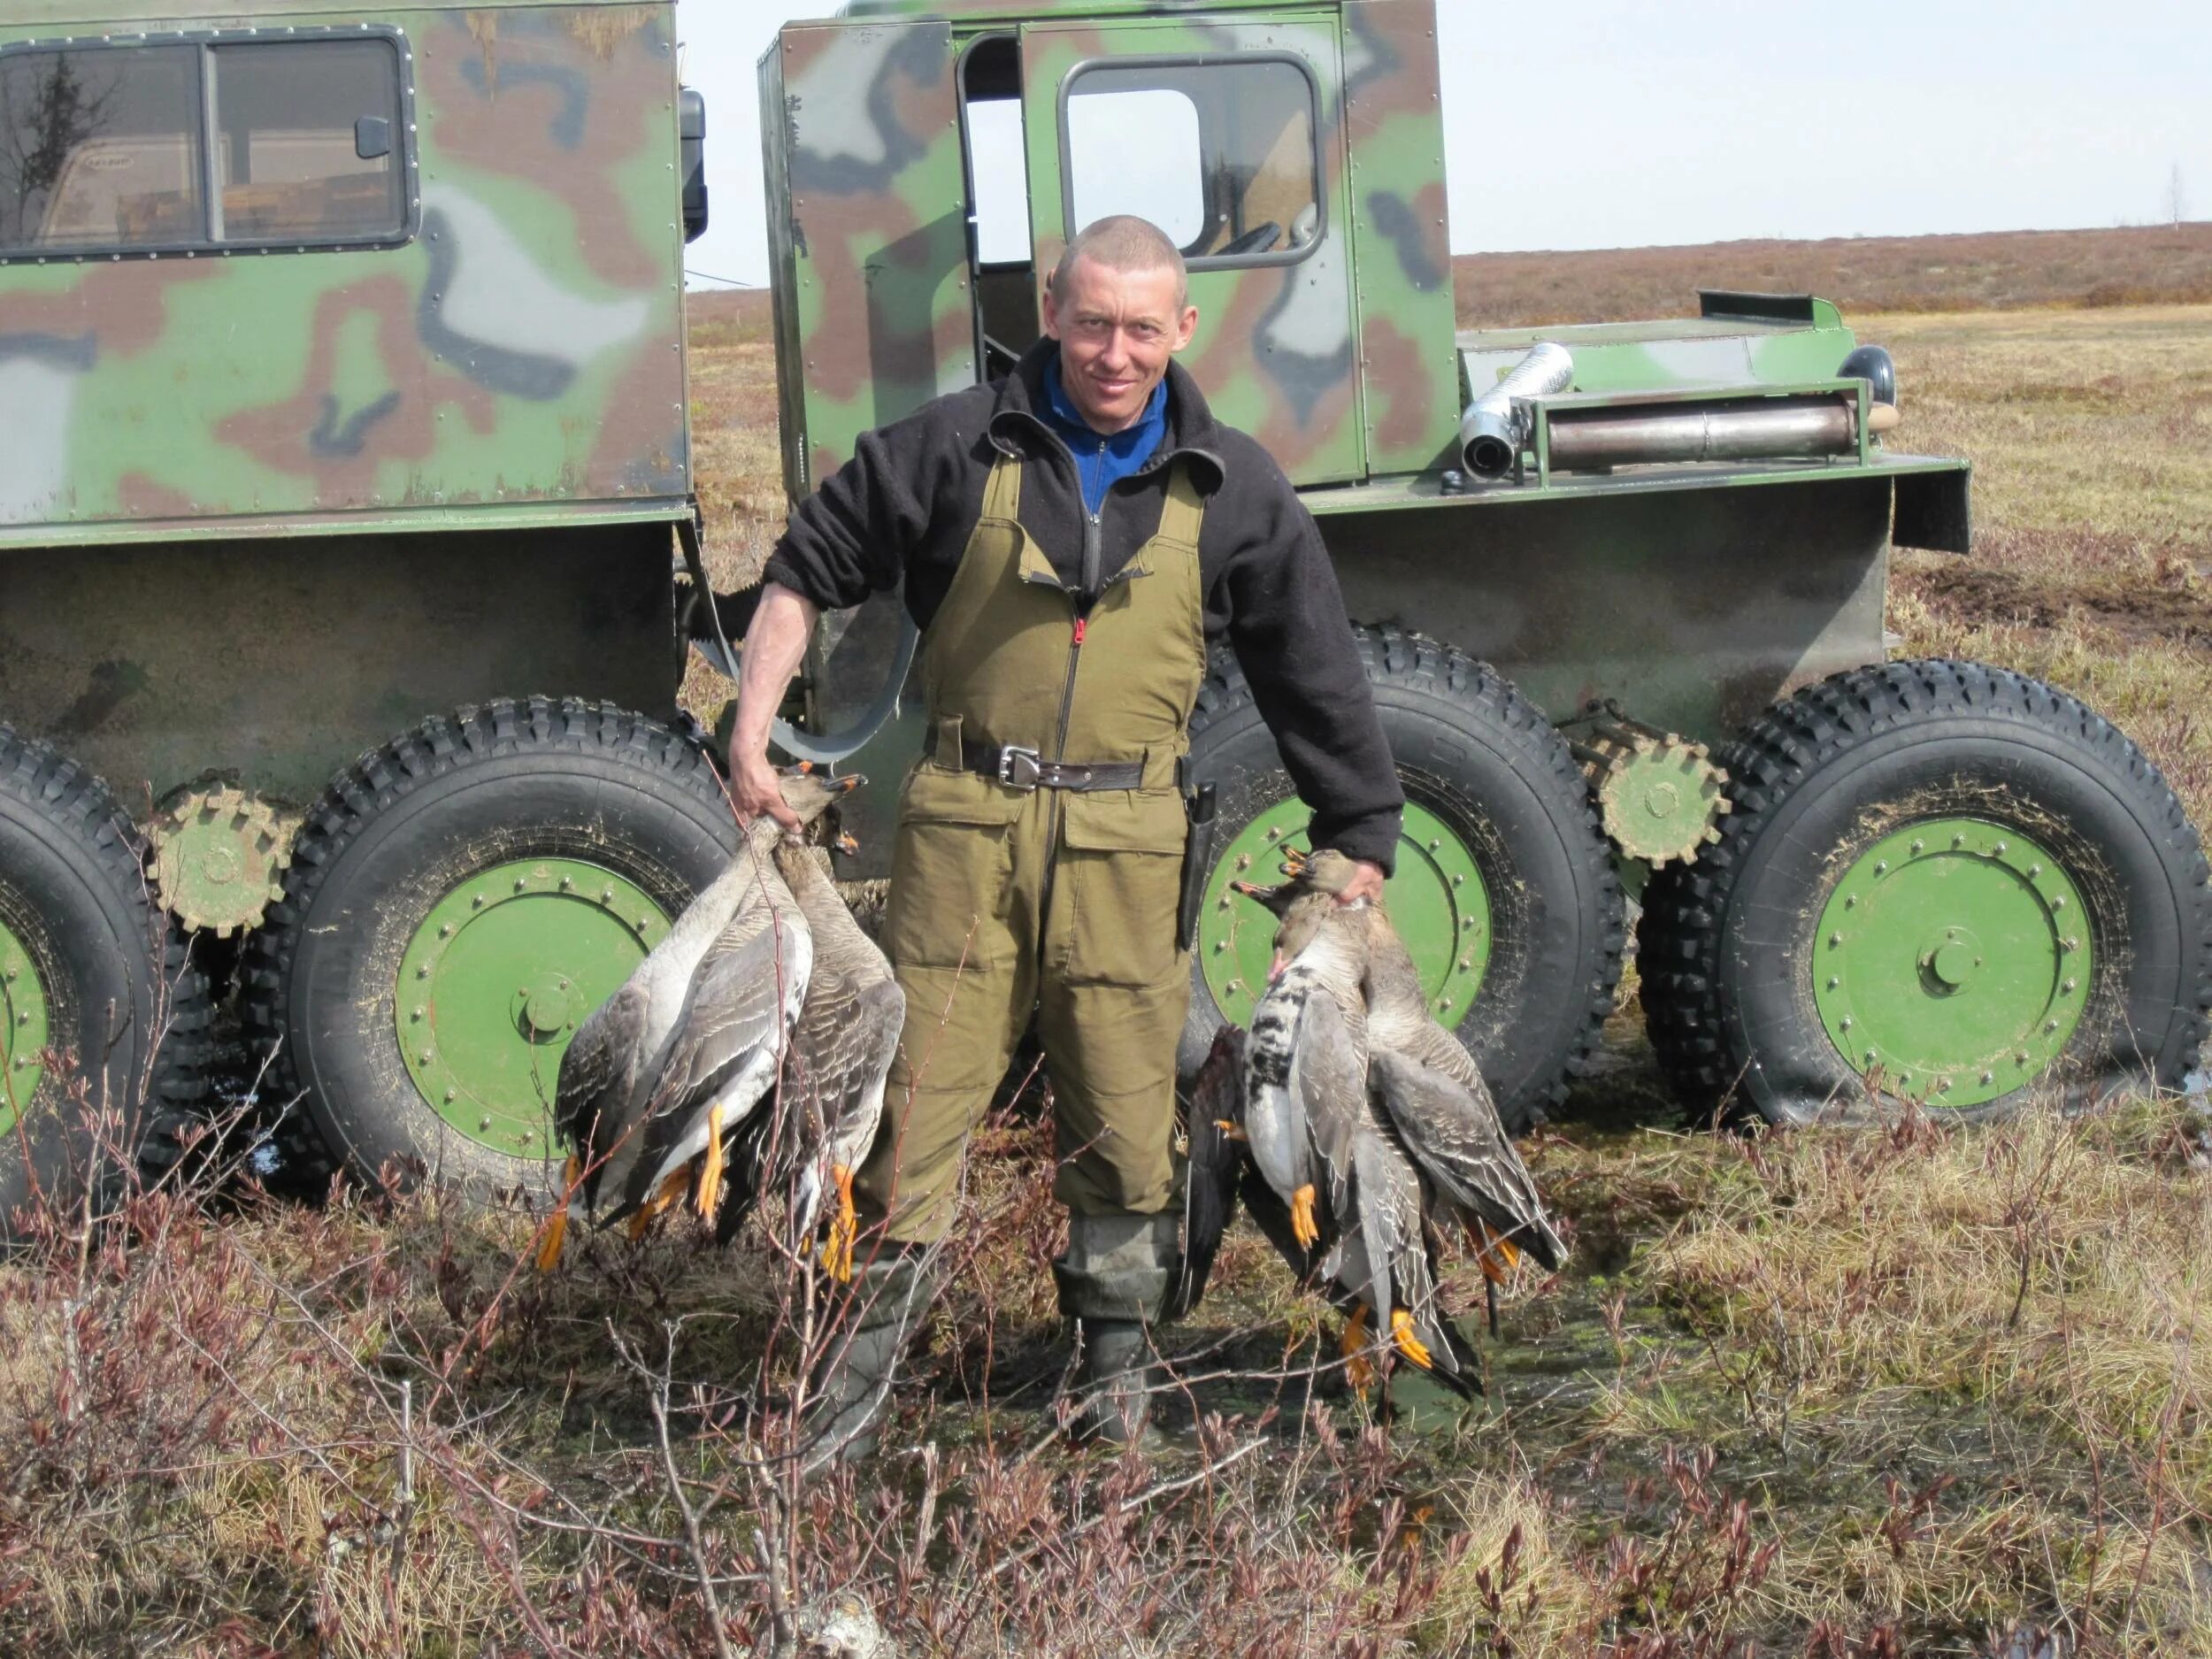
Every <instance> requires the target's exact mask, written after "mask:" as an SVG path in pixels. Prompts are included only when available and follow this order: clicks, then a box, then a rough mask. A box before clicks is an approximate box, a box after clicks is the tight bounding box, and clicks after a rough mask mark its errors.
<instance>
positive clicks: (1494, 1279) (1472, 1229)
mask: <svg viewBox="0 0 2212 1659" xmlns="http://www.w3.org/2000/svg"><path fill="white" fill-rule="evenodd" d="M1467 1237H1468V1240H1469V1241H1470V1242H1471V1243H1472V1244H1473V1245H1474V1247H1475V1265H1476V1266H1477V1267H1479V1268H1480V1269H1482V1276H1483V1277H1484V1278H1485V1279H1488V1280H1489V1281H1490V1282H1491V1283H1492V1284H1494V1285H1502V1284H1504V1283H1505V1279H1506V1275H1507V1274H1508V1273H1509V1272H1511V1271H1513V1270H1514V1269H1515V1268H1516V1267H1518V1266H1519V1265H1520V1264H1521V1247H1520V1246H1519V1245H1517V1244H1516V1243H1514V1242H1513V1240H1510V1239H1509V1238H1507V1237H1506V1236H1505V1234H1503V1233H1497V1232H1494V1231H1493V1230H1492V1229H1491V1227H1490V1226H1489V1225H1488V1224H1487V1223H1486V1222H1481V1221H1471V1222H1469V1223H1468V1224H1467Z"/></svg>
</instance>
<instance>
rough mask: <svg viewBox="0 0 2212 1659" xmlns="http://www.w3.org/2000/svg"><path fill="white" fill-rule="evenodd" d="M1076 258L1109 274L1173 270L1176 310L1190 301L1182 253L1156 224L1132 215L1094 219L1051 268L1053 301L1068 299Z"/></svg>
mask: <svg viewBox="0 0 2212 1659" xmlns="http://www.w3.org/2000/svg"><path fill="white" fill-rule="evenodd" d="M1078 259H1088V260H1089V261H1091V263H1092V264H1094V265H1104V266H1105V267H1106V268H1107V269H1108V270H1109V271H1172V272H1174V273H1175V309H1176V310H1177V311H1181V310H1182V309H1183V307H1184V305H1185V304H1186V303H1187V302H1188V301H1189V299H1190V273H1189V272H1188V271H1187V270H1186V269H1185V268H1184V265H1183V252H1182V250H1181V249H1179V248H1178V247H1177V246H1176V245H1175V244H1174V243H1173V242H1170V241H1169V240H1168V237H1167V233H1166V232H1165V231H1164V230H1162V229H1161V228H1160V227H1158V226H1157V225H1155V224H1154V223H1153V222H1152V221H1151V220H1150V219H1139V218H1138V217H1137V216H1136V215H1135V214H1134V213H1116V214H1115V215H1113V216H1112V217H1111V218H1110V219H1093V220H1092V221H1091V222H1090V223H1089V224H1087V225H1086V226H1085V227H1083V228H1082V229H1081V230H1080V231H1079V232H1078V233H1077V234H1076V238H1075V240H1074V241H1073V242H1070V243H1069V244H1068V247H1067V251H1066V252H1065V253H1064V254H1062V255H1061V256H1060V263H1059V264H1058V265H1054V266H1053V267H1052V282H1051V288H1052V297H1053V298H1054V299H1055V300H1065V299H1066V298H1067V294H1068V275H1069V273H1071V271H1073V270H1074V269H1075V262H1076V261H1077V260H1078Z"/></svg>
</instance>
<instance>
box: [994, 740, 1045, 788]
mask: <svg viewBox="0 0 2212 1659" xmlns="http://www.w3.org/2000/svg"><path fill="white" fill-rule="evenodd" d="M1043 763H1044V755H1043V753H1042V751H1041V750H1038V749H1022V748H1019V747H1018V746H1017V745H1015V744H1012V743H1009V744H1007V745H1006V747H1005V748H1003V749H1000V750H999V752H998V780H999V781H1000V782H1001V783H1002V784H1004V785H1006V786H1007V787H1009V788H1010V789H1025V790H1027V791H1029V792H1030V793H1031V794H1035V793H1036V789H1037V786H1038V785H1039V784H1040V783H1041V782H1042V781H1043V780H1044V775H1045V770H1044V764H1043Z"/></svg>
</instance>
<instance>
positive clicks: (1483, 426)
mask: <svg viewBox="0 0 2212 1659" xmlns="http://www.w3.org/2000/svg"><path fill="white" fill-rule="evenodd" d="M1574 378H1575V360H1574V357H1573V356H1572V355H1571V353H1570V352H1569V351H1568V349H1567V348H1566V347H1564V346H1561V345H1555V344H1553V343H1552V342H1550V341H1548V340H1546V341H1542V342H1539V343H1538V344H1537V346H1536V347H1535V349H1532V351H1530V353H1529V354H1528V356H1526V357H1523V358H1522V359H1521V360H1520V361H1519V362H1518V363H1517V364H1515V365H1513V367H1512V369H1511V370H1510V371H1509V372H1508V373H1507V374H1506V376H1505V378H1504V379H1503V380H1500V381H1499V382H1498V383H1497V384H1496V385H1495V386H1494V387H1492V388H1490V389H1489V390H1488V391H1486V392H1485V393H1484V394H1483V395H1482V396H1479V397H1478V398H1477V399H1475V401H1474V402H1473V403H1470V404H1468V405H1467V412H1466V413H1465V414H1464V415H1463V416H1461V417H1460V421H1459V458H1460V460H1461V462H1462V463H1463V465H1465V467H1466V469H1467V470H1468V471H1469V472H1472V473H1473V474H1475V476H1476V477H1478V478H1496V477H1497V476H1498V475H1499V474H1501V473H1502V472H1510V471H1511V470H1512V467H1513V463H1514V461H1515V460H1516V459H1517V457H1519V455H1520V453H1521V446H1522V445H1524V444H1525V443H1526V442H1528V434H1529V426H1530V418H1529V411H1528V405H1527V403H1526V402H1525V400H1526V399H1528V398H1532V397H1549V396H1552V395H1553V394H1555V393H1557V392H1563V391H1565V390H1566V389H1567V388H1569V387H1570V386H1571V385H1573V384H1574Z"/></svg>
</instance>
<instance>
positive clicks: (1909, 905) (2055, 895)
mask: <svg viewBox="0 0 2212 1659" xmlns="http://www.w3.org/2000/svg"><path fill="white" fill-rule="evenodd" d="M2094 967H2095V964H2094V961H2093V950H2092V947H2091V944H2090V939H2089V918H2088V915H2087V913H2086V912H2085V910H2084V907H2083V905H2082V902H2081V894H2080V892H2079V890H2078V888H2076V887H2075V886H2074V883H2073V881H2072V880H2071V879H2070V878H2069V877H2068V876H2067V874H2066V872H2065V871H2064V870H2063V869H2062V867H2061V866H2060V864H2059V863H2058V861H2057V860H2056V859H2055V858H2054V857H2052V856H2051V855H2050V853H2049V852H2048V851H2047V850H2046V849H2044V848H2042V847H2041V846H2039V845H2038V844H2037V843H2036V842H2035V841H2032V840H2030V839H2029V838H2028V837H2027V836H2025V835H2023V834H2021V833H2019V831H2017V830H2015V829H2008V828H2006V827H2005V826H2002V825H1999V824H1992V823H1988V822H1986V821H1985V820H1983V819H1980V818H1932V819H1929V820H1927V821H1926V822H1924V823H1919V824H1915V825H1913V826H1910V827H1909V828H1907V829H1901V830H1898V831H1896V832H1895V833H1893V834H1890V835H1886V836H1884V837H1883V838H1882V839H1881V840H1880V841H1877V842H1875V843H1874V845H1873V846H1871V847H1870V848H1868V849H1866V851H1864V852H1863V853H1862V854H1860V855H1859V856H1858V858H1857V859H1856V860H1855V862H1854V863H1853V864H1852V865H1851V867H1850V868H1849V869H1848V870H1847V871H1845V872H1844V874H1843V879H1841V880H1840V881H1839V882H1838V883H1837V884H1836V887H1835V890H1834V892H1832V894H1830V895H1829V897H1828V902H1827V904H1826V906H1825V907H1824V909H1823V910H1821V913H1820V932H1819V934H1818V936H1817V938H1816V941H1815V944H1814V949H1813V976H1814V977H1813V1001H1814V1002H1815V1004H1816V1006H1817V1007H1818V1009H1819V1010H1820V1019H1821V1024H1822V1025H1824V1026H1825V1027H1826V1029H1827V1032H1828V1036H1829V1040H1830V1041H1832V1042H1833V1043H1834V1044H1835V1045H1836V1050H1837V1052H1838V1053H1839V1054H1840V1055H1842V1056H1843V1057H1844V1059H1845V1060H1846V1061H1847V1062H1848V1063H1849V1064H1850V1065H1851V1067H1852V1069H1853V1070H1854V1071H1872V1070H1874V1069H1876V1068H1877V1067H1878V1068H1879V1069H1880V1070H1881V1071H1882V1072H1883V1074H1884V1077H1885V1079H1886V1081H1887V1082H1888V1083H1890V1084H1891V1085H1893V1087H1896V1088H1898V1089H1899V1090H1901V1091H1902V1092H1904V1093H1907V1094H1914V1095H1919V1096H1923V1097H1924V1098H1926V1099H1928V1100H1930V1101H1932V1102H1936V1103H1938V1104H1940V1105H1945V1106H1978V1105H1980V1104H1982V1103H1983V1102H1985V1101H1992V1100H1995V1099H1996V1098H1998V1097H1999V1096H2000V1095H2002V1094H2010V1093H2011V1092H2012V1091H2013V1090H2015V1089H2016V1088H2018V1087H2021V1086H2022V1085H2023V1084H2024V1083H2028V1082H2031V1081H2032V1080H2033V1079H2035V1078H2036V1077H2038V1076H2039V1075H2040V1074H2041V1073H2042V1072H2043V1071H2045V1070H2046V1069H2047V1068H2048V1067H2049V1066H2050V1065H2051V1064H2052V1063H2053V1062H2054V1061H2055V1060H2056V1059H2057V1058H2058V1056H2060V1055H2061V1054H2062V1053H2063V1052H2064V1051H2065V1048H2066V1045H2067V1043H2068V1042H2069V1041H2070V1040H2071V1039H2072V1037H2073V1034H2074V1032H2075V1029H2076V1028H2077V1027H2078V1025H2080V1024H2081V1017H2082V1010H2083V1008H2084V1007H2085V1004H2086V1002H2087V1001H2088V994H2089V987H2090V986H2091V984H2092V983H2093V980H2092V979H2091V975H2092V973H2093V972H2094Z"/></svg>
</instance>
